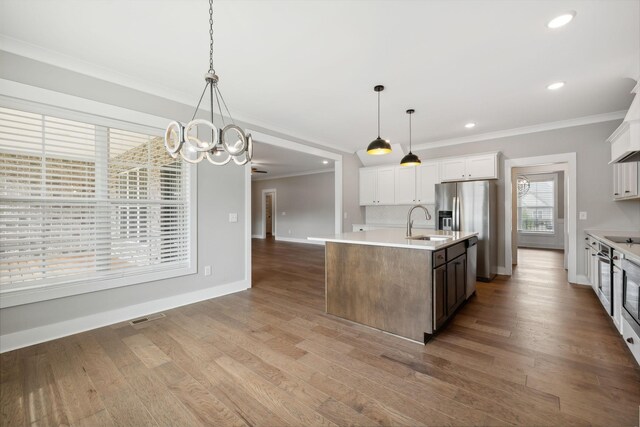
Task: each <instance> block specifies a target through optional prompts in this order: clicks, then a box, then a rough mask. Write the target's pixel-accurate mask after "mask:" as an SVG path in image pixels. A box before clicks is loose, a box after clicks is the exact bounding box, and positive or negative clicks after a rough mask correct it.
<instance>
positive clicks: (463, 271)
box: [453, 255, 467, 306]
mask: <svg viewBox="0 0 640 427" xmlns="http://www.w3.org/2000/svg"><path fill="white" fill-rule="evenodd" d="M453 263H454V265H455V269H456V306H458V305H460V304H462V302H463V301H464V300H465V295H466V291H467V256H466V255H462V256H460V257H458V258H456V259H455V260H454V261H453Z"/></svg>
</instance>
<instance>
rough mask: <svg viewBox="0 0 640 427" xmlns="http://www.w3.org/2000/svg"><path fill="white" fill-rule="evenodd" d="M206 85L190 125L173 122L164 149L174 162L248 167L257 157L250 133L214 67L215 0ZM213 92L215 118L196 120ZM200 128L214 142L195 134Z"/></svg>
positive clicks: (211, 14) (210, 24)
mask: <svg viewBox="0 0 640 427" xmlns="http://www.w3.org/2000/svg"><path fill="white" fill-rule="evenodd" d="M204 80H205V82H206V84H205V86H204V90H203V91H202V95H200V100H199V101H198V105H197V106H196V111H194V113H193V117H191V121H190V122H189V123H187V124H186V125H184V124H182V123H180V122H179V121H173V122H171V123H169V125H168V126H167V129H166V131H165V134H164V146H165V148H166V149H167V152H168V153H169V154H170V155H171V157H173V158H174V159H175V158H177V157H178V155H180V156H182V158H183V159H184V160H185V161H187V162H189V163H199V162H200V161H202V160H204V158H205V157H206V158H207V160H209V162H210V163H213V164H214V165H219V166H221V165H226V164H227V163H229V161H231V159H233V161H234V162H235V163H236V164H237V165H244V164H246V163H248V162H250V161H251V157H252V156H253V141H252V139H251V135H250V134H245V132H244V131H243V130H242V129H241V128H240V127H239V126H236V124H235V123H234V121H233V117H232V116H231V113H230V112H229V108H228V107H227V103H226V102H225V100H224V97H223V96H222V92H220V89H219V88H218V80H219V79H218V76H217V75H216V70H215V69H214V68H213V0H209V71H208V72H207V73H206V74H205V75H204ZM207 89H208V90H209V107H210V111H211V115H210V117H209V119H210V120H203V119H196V114H197V113H198V109H199V108H200V103H201V102H202V99H203V98H204V94H205V93H207ZM214 98H215V104H216V105H217V111H218V114H219V116H220V119H221V121H222V126H220V127H216V125H215V124H214V122H213V112H214V111H215V110H216V108H214ZM223 106H224V110H225V111H226V113H227V115H228V116H229V119H228V121H229V122H230V123H228V124H227V120H225V117H224V114H223V113H222V107H223ZM198 126H203V127H205V128H207V131H205V132H204V133H205V134H209V133H210V140H209V141H207V140H205V139H204V136H201V135H198V136H197V137H196V136H195V135H193V133H192V131H193V130H196V129H197V128H198Z"/></svg>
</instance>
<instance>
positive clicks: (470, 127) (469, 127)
mask: <svg viewBox="0 0 640 427" xmlns="http://www.w3.org/2000/svg"><path fill="white" fill-rule="evenodd" d="M464 127H466V128H467V129H472V128H474V127H476V124H475V123H473V122H470V123H467V124H466V125H464Z"/></svg>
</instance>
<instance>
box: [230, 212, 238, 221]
mask: <svg viewBox="0 0 640 427" xmlns="http://www.w3.org/2000/svg"><path fill="white" fill-rule="evenodd" d="M229 222H238V214H237V213H230V214H229Z"/></svg>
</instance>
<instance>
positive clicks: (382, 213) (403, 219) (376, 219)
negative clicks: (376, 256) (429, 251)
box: [365, 205, 435, 226]
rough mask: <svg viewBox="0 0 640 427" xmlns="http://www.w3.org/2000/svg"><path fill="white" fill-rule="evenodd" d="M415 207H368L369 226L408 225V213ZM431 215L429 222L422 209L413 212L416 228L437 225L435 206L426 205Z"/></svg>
mask: <svg viewBox="0 0 640 427" xmlns="http://www.w3.org/2000/svg"><path fill="white" fill-rule="evenodd" d="M411 206H413V205H397V206H367V207H366V208H365V212H366V217H365V220H366V223H367V224H376V225H382V224H389V225H398V224H406V223H407V213H408V212H409V209H411ZM424 207H426V208H427V210H428V211H429V213H430V214H431V221H427V220H426V219H425V217H424V211H423V210H422V209H416V210H414V211H413V215H411V218H412V219H413V224H414V225H416V226H434V224H435V205H424Z"/></svg>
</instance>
